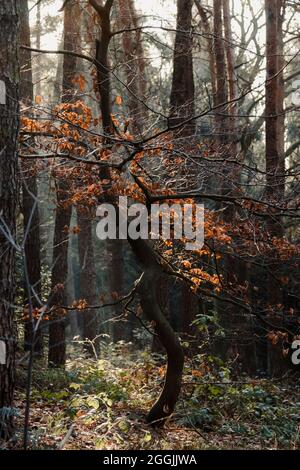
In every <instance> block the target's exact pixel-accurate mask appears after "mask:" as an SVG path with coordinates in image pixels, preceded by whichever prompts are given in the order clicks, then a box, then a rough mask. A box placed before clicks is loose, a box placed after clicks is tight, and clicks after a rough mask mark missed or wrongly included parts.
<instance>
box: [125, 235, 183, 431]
mask: <svg viewBox="0 0 300 470" xmlns="http://www.w3.org/2000/svg"><path fill="white" fill-rule="evenodd" d="M129 243H130V245H131V247H132V250H133V252H134V254H135V255H136V256H137V258H138V259H139V261H140V262H141V263H142V265H143V268H144V274H143V278H142V281H141V283H140V285H139V287H138V292H139V295H140V298H141V307H142V309H143V312H144V314H145V316H146V318H147V320H148V321H150V322H152V323H153V324H154V325H155V326H154V331H155V333H156V334H157V335H158V338H159V340H160V342H161V344H162V345H163V347H164V348H165V350H166V352H167V357H168V365H167V372H166V377H165V383H164V387H163V390H162V393H161V395H160V397H159V398H158V400H157V401H156V403H155V404H154V405H153V407H152V408H151V410H150V412H149V414H148V417H147V421H148V422H149V423H151V424H152V425H153V426H163V425H164V423H165V420H166V418H168V417H169V416H170V415H171V414H172V413H173V411H174V409H175V405H176V403H177V400H178V397H179V394H180V389H181V381H182V371H183V364H184V354H183V350H182V347H181V345H180V341H179V340H178V338H177V336H176V334H175V333H174V331H173V329H172V328H171V326H170V324H169V322H168V321H167V319H166V317H165V316H164V314H163V313H162V311H161V308H160V306H159V302H158V300H157V289H156V282H157V279H158V278H159V276H160V275H161V268H160V266H159V264H158V263H157V260H156V258H155V255H154V252H153V250H152V248H151V246H150V244H149V243H147V242H146V241H145V240H141V239H139V240H131V239H129Z"/></svg>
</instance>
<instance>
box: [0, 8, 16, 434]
mask: <svg viewBox="0 0 300 470" xmlns="http://www.w3.org/2000/svg"><path fill="white" fill-rule="evenodd" d="M19 15H20V4H19V1H18V0H11V1H4V2H0V81H1V82H3V83H4V84H5V88H6V93H5V90H4V86H3V84H2V86H1V90H2V96H1V102H0V103H1V104H0V341H2V342H4V343H5V346H6V357H4V358H2V361H1V362H5V363H4V364H0V422H1V423H2V426H1V427H0V434H1V435H2V436H4V437H8V436H9V434H10V432H11V428H12V417H11V414H9V413H7V412H6V410H5V408H10V407H11V406H12V403H13V393H14V369H15V364H14V361H15V331H14V325H13V317H14V309H13V305H14V294H15V274H14V272H15V250H14V247H13V244H12V243H11V241H10V240H9V239H8V238H7V237H6V236H5V235H4V233H9V235H8V236H9V237H11V238H12V239H15V235H16V226H15V222H16V206H17V194H18V185H17V139H18V132H19V104H18V103H19V58H18V41H19ZM2 103H3V104H2ZM3 232H4V233H3Z"/></svg>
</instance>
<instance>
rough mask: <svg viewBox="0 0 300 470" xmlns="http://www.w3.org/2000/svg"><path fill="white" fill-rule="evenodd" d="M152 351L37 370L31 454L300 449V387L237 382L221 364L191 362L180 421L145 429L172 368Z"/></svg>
mask: <svg viewBox="0 0 300 470" xmlns="http://www.w3.org/2000/svg"><path fill="white" fill-rule="evenodd" d="M161 364H163V361H162V360H160V361H158V360H157V359H156V360H155V359H154V358H153V355H151V354H150V353H149V352H146V351H144V352H140V353H132V352H129V351H128V346H126V345H122V344H120V345H118V346H114V347H113V346H107V347H106V348H105V352H104V353H102V356H101V358H100V359H98V360H91V359H86V358H84V357H82V358H81V359H78V358H77V359H76V360H69V361H68V364H67V369H66V371H63V370H55V369H50V370H49V369H47V368H46V367H45V364H43V363H42V362H36V364H35V367H34V370H33V383H32V394H31V412H30V432H29V442H30V448H32V449H62V448H63V449H66V450H69V449H82V450H83V449H91V450H92V449H99V450H101V449H106V450H116V449H119V450H132V449H147V450H152V449H155V450H164V449H165V450H171V449H174V450H195V449H203V450H205V449H299V448H300V401H299V392H300V381H299V379H295V378H293V379H292V378H285V380H282V381H279V380H268V379H253V378H252V379H251V378H248V377H246V376H244V375H242V376H240V377H239V378H238V380H234V379H233V378H232V375H233V374H232V371H231V370H230V369H229V368H228V367H226V366H225V365H224V364H223V363H222V362H221V361H220V360H219V359H216V358H214V357H211V356H206V355H198V356H196V357H194V358H193V360H187V361H186V365H185V371H184V380H183V383H184V384H183V392H182V395H181V399H180V402H179V403H178V406H177V410H176V414H175V415H174V416H173V417H172V419H171V420H170V421H169V422H168V423H167V424H166V426H165V428H164V429H162V430H155V429H152V428H151V426H149V425H147V424H146V422H145V416H146V415H147V411H148V410H149V409H150V407H151V404H152V403H153V402H154V400H155V399H156V398H157V396H158V395H159V393H160V390H161V387H162V384H163V376H164V373H165V366H164V365H161ZM26 375H27V371H26V368H25V367H24V368H22V367H21V366H20V367H19V370H18V376H17V379H18V380H17V393H16V400H15V408H16V420H15V421H16V433H15V436H14V438H13V439H12V441H11V442H10V443H9V447H10V448H12V449H20V448H22V435H23V423H24V408H25V384H26Z"/></svg>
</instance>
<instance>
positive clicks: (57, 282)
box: [48, 3, 81, 367]
mask: <svg viewBox="0 0 300 470" xmlns="http://www.w3.org/2000/svg"><path fill="white" fill-rule="evenodd" d="M80 12H81V10H80V6H79V4H75V5H72V4H70V3H67V4H66V6H65V9H64V49H65V50H71V51H74V52H77V51H78V45H79V44H80ZM76 71H77V58H76V57H74V56H71V55H67V54H65V55H64V60H63V83H62V100H63V102H72V100H73V99H74V82H73V79H74V77H75V74H76ZM68 191H69V184H68V181H66V180H65V179H63V178H61V177H60V176H59V175H58V177H57V178H56V196H57V206H58V207H57V211H56V215H55V227H54V243H53V261H52V263H53V267H52V280H51V289H52V299H51V305H55V306H56V307H59V306H61V305H65V304H66V303H67V299H68V296H67V292H66V289H67V276H68V246H69V227H70V222H71V215H72V206H71V205H70V204H68V203H66V202H67V200H68ZM65 360H66V341H65V318H64V312H63V310H62V309H60V308H58V309H57V310H56V311H55V313H54V314H53V316H52V318H51V321H50V324H49V356H48V361H49V365H51V366H52V367H62V366H64V364H65Z"/></svg>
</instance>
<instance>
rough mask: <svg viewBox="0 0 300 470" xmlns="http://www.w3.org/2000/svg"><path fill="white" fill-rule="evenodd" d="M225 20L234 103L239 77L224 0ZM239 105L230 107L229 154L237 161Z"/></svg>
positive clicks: (228, 12)
mask: <svg viewBox="0 0 300 470" xmlns="http://www.w3.org/2000/svg"><path fill="white" fill-rule="evenodd" d="M223 18H224V35H225V40H226V47H225V51H226V59H227V60H226V62H227V74H228V85H229V100H230V101H232V100H234V99H236V98H237V96H238V84H237V76H236V73H235V57H234V48H233V46H232V43H233V37H232V29H231V15H230V8H229V0H223ZM237 106H238V104H237V103H232V104H231V105H230V107H229V114H230V121H229V126H228V127H229V139H228V140H229V153H230V157H231V158H233V159H235V158H236V157H237V152H238V146H237V134H236V131H237V129H236V127H237ZM235 171H236V169H235Z"/></svg>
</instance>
